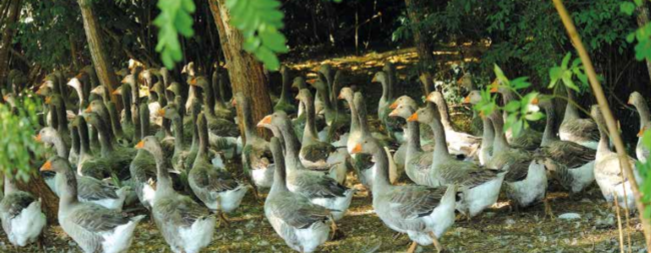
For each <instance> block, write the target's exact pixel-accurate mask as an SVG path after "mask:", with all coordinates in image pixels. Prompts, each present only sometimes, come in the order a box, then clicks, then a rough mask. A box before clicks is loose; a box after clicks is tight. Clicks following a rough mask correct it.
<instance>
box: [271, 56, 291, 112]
mask: <svg viewBox="0 0 651 253" xmlns="http://www.w3.org/2000/svg"><path fill="white" fill-rule="evenodd" d="M280 75H281V76H282V90H281V92H280V98H279V99H278V102H277V103H276V105H274V111H278V110H280V111H285V112H286V113H287V114H292V113H295V112H296V106H295V105H294V104H293V103H292V96H291V95H290V94H289V89H290V86H291V81H292V80H291V79H289V68H288V67H287V66H282V67H280Z"/></svg>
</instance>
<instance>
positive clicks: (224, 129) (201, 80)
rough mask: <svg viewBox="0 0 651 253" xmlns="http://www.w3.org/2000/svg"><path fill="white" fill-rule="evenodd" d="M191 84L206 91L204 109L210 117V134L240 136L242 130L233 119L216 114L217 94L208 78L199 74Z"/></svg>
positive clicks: (207, 117)
mask: <svg viewBox="0 0 651 253" xmlns="http://www.w3.org/2000/svg"><path fill="white" fill-rule="evenodd" d="M190 86H193V87H199V88H202V89H203V91H204V92H205V93H206V94H205V96H203V101H204V110H206V119H208V130H210V134H211V135H213V136H214V137H213V138H215V137H216V136H220V137H228V136H238V135H239V134H240V130H239V128H238V127H237V125H236V124H235V123H234V122H233V121H231V120H230V119H225V118H219V117H217V115H216V114H215V101H214V98H215V96H214V93H213V89H212V85H210V84H209V83H208V80H206V78H205V77H203V76H199V77H196V78H193V79H192V80H190ZM186 107H187V104H186Z"/></svg>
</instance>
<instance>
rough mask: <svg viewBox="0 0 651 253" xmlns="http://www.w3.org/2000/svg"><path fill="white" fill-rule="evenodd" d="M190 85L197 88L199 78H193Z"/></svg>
mask: <svg viewBox="0 0 651 253" xmlns="http://www.w3.org/2000/svg"><path fill="white" fill-rule="evenodd" d="M189 83H190V85H192V86H197V78H196V77H193V78H192V79H190V82H189Z"/></svg>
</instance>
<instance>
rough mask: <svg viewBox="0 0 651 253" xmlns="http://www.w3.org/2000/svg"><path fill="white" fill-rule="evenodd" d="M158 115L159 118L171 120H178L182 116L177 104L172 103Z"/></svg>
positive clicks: (160, 110) (159, 111)
mask: <svg viewBox="0 0 651 253" xmlns="http://www.w3.org/2000/svg"><path fill="white" fill-rule="evenodd" d="M157 113H158V115H159V116H162V117H164V118H166V119H170V120H173V119H178V118H180V117H181V115H180V114H179V109H178V107H177V106H176V104H175V103H170V104H168V105H166V106H165V107H163V108H161V109H159V110H158V112H157Z"/></svg>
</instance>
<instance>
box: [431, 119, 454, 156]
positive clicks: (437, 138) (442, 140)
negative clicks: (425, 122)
mask: <svg viewBox="0 0 651 253" xmlns="http://www.w3.org/2000/svg"><path fill="white" fill-rule="evenodd" d="M434 113H436V112H434ZM429 126H430V127H431V128H432V132H434V158H435V159H445V158H447V157H449V155H450V153H449V152H448V145H447V141H446V137H445V129H444V128H443V124H441V121H440V120H438V119H436V118H435V119H433V120H432V122H430V124H429Z"/></svg>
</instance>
